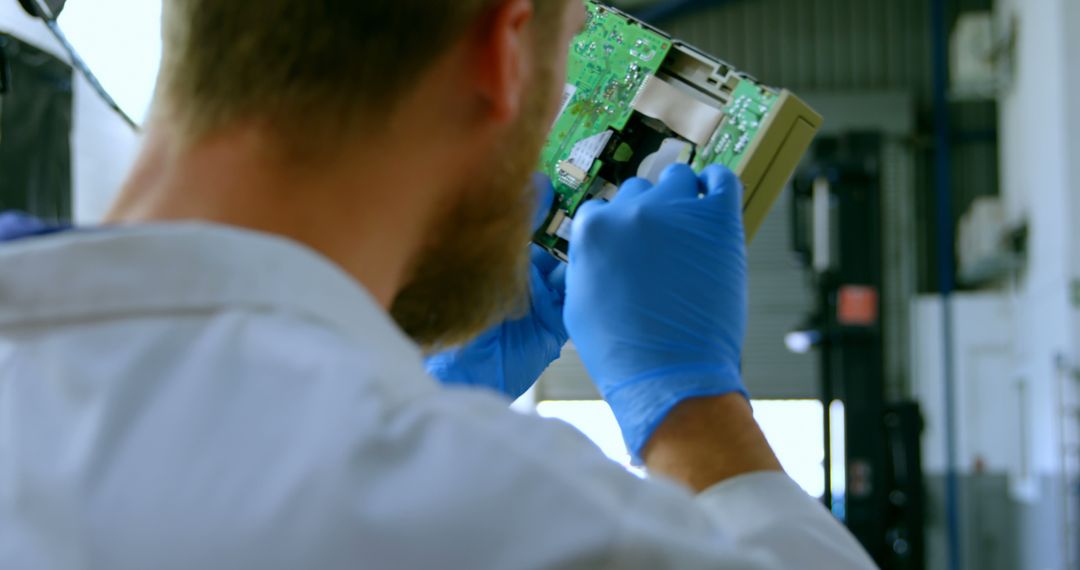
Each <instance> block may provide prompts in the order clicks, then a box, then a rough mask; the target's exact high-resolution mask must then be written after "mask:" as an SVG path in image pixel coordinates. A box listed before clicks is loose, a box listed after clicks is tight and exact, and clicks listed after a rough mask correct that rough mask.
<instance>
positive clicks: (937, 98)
mask: <svg viewBox="0 0 1080 570" xmlns="http://www.w3.org/2000/svg"><path fill="white" fill-rule="evenodd" d="M947 3H948V0H930V18H931V32H932V34H933V60H934V61H933V70H934V143H935V144H934V150H935V156H934V181H935V184H934V185H935V189H936V194H937V241H938V250H937V256H938V286H939V288H940V289H941V338H942V347H941V349H942V350H941V353H942V365H943V366H944V370H943V372H944V375H943V379H944V382H943V391H944V404H945V513H946V521H947V525H948V529H947V532H948V545H949V568H950V570H960V569H961V568H962V567H963V565H962V562H963V557H962V553H961V551H960V496H959V485H958V478H957V473H956V463H957V457H956V455H957V451H956V378H955V375H954V366H953V361H954V355H953V342H952V341H953V315H952V293H953V289H954V288H955V283H954V279H955V278H954V260H955V258H954V256H955V251H954V247H953V206H952V157H951V152H950V151H951V149H950V140H949V135H950V121H949V99H948V89H949V60H948V53H949V35H948V27H947V24H946V18H947V8H948V6H947Z"/></svg>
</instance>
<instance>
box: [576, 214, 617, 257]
mask: <svg viewBox="0 0 1080 570" xmlns="http://www.w3.org/2000/svg"><path fill="white" fill-rule="evenodd" d="M610 207H611V204H608V203H607V202H605V201H604V200H589V201H588V202H585V203H584V204H582V205H581V206H579V207H578V209H577V213H576V214H575V215H574V225H573V227H572V228H571V230H570V258H571V260H573V257H574V249H576V248H575V247H574V244H575V243H580V242H583V241H585V240H586V239H587V237H588V236H587V234H588V233H595V231H596V230H595V229H593V230H589V228H590V227H593V226H594V223H593V218H594V217H596V216H597V215H598V214H599V213H600V212H602V211H603V210H604V209H605V208H610Z"/></svg>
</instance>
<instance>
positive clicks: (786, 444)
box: [536, 400, 843, 498]
mask: <svg viewBox="0 0 1080 570" xmlns="http://www.w3.org/2000/svg"><path fill="white" fill-rule="evenodd" d="M753 406H754V417H755V418H756V419H757V421H758V423H759V424H761V428H762V431H764V432H765V437H766V438H767V439H768V440H769V444H770V445H772V447H773V449H774V450H775V451H776V455H777V457H779V459H780V463H781V464H782V465H783V466H784V470H785V471H787V473H788V475H790V476H791V478H792V479H794V480H795V482H796V483H798V484H799V486H801V487H802V488H803V489H804V490H805V491H806V492H807V493H808V494H809V495H811V496H813V497H817V498H821V497H822V496H823V495H824V494H825V467H824V460H825V445H824V438H825V434H824V427H823V425H822V423H823V421H824V413H825V412H824V408H823V406H822V404H821V402H819V401H817V400H755V401H754V402H753ZM834 410H835V408H834ZM536 411H537V413H539V414H540V415H541V416H543V417H546V418H555V419H559V420H562V421H564V422H566V423H568V424H570V425H572V426H574V427H576V428H577V429H578V430H580V431H581V432H582V433H583V434H585V436H586V437H588V438H589V439H591V440H592V441H593V442H594V443H596V445H597V446H598V447H599V448H600V449H601V450H602V451H603V452H604V453H605V454H606V455H607V456H608V457H609V458H611V459H612V460H613V461H615V462H617V463H620V464H622V465H624V466H627V467H629V466H630V454H629V453H627V451H626V446H625V445H624V444H623V441H622V432H621V431H620V430H619V426H618V424H617V423H616V422H615V416H614V415H612V413H611V408H609V407H608V405H607V404H606V403H604V402H601V401H587V402H570V401H546V402H540V403H539V404H537V406H536ZM841 414H842V410H841ZM833 422H834V425H836V419H835V418H834V420H833ZM840 422H841V423H840V425H841V426H842V425H843V423H842V422H843V417H842V415H841V418H840ZM835 437H836V436H834V439H835ZM840 437H841V440H842V438H843V436H842V435H841V436H840ZM834 448H835V447H834ZM835 461H836V460H835V459H834V465H835ZM840 461H843V460H842V458H841V459H840ZM841 465H842V463H841ZM837 473H839V474H842V473H843V468H842V467H840V470H839V471H837ZM835 478H839V479H841V480H842V479H843V477H842V476H841V477H834V479H835ZM835 485H836V484H835V482H834V489H836V486H835Z"/></svg>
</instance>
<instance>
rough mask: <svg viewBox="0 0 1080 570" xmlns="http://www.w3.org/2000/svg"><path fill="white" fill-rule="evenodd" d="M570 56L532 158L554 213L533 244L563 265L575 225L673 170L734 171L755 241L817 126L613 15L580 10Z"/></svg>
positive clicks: (728, 69)
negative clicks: (587, 211)
mask: <svg viewBox="0 0 1080 570" xmlns="http://www.w3.org/2000/svg"><path fill="white" fill-rule="evenodd" d="M586 8H587V10H588V19H587V22H586V24H585V29H584V31H583V32H582V33H581V34H580V35H579V36H578V37H577V38H576V39H575V40H574V42H573V44H572V45H571V46H570V61H569V66H568V73H567V76H568V79H567V84H566V88H565V90H564V92H563V100H562V107H561V109H560V111H559V115H558V118H557V119H556V121H555V125H554V127H553V129H552V131H551V134H550V136H549V138H548V141H547V143H546V145H545V147H544V150H543V153H542V156H541V170H542V171H543V172H544V173H545V174H547V175H548V176H549V177H550V178H551V179H552V182H553V184H554V186H555V193H556V201H555V204H554V205H553V206H552V210H551V213H550V214H549V216H548V218H547V220H546V221H545V223H544V224H543V225H542V226H541V227H540V230H539V231H537V233H536V235H535V236H534V242H535V243H536V244H538V245H540V246H541V247H543V248H545V249H546V250H548V251H549V252H551V253H552V254H553V255H555V256H556V257H558V258H560V259H562V260H564V261H565V260H567V259H568V251H569V239H570V235H571V229H572V227H573V219H574V215H575V214H576V213H577V210H578V208H579V207H580V206H581V205H582V204H583V203H585V202H586V201H588V200H594V199H608V200H610V199H611V198H612V197H614V196H615V194H616V193H617V192H618V188H619V186H620V185H621V184H622V183H623V182H624V181H625V180H627V179H630V178H633V177H635V176H640V177H643V178H647V179H650V180H652V181H653V182H656V181H657V180H658V179H659V175H660V173H661V172H662V171H663V170H664V168H666V167H667V166H669V165H671V164H673V163H680V162H681V163H685V164H689V165H691V166H692V167H693V168H694V170H696V171H699V172H700V171H701V170H704V169H705V167H707V166H709V165H712V164H723V165H725V166H727V167H728V168H731V169H732V170H733V171H734V172H735V173H736V174H737V175H738V176H739V178H740V179H741V180H742V182H743V185H744V187H745V194H744V198H743V218H744V223H745V226H746V236H747V239H748V240H749V239H751V238H753V236H754V234H755V233H756V232H757V230H758V228H759V227H760V226H761V223H762V222H763V221H764V219H765V217H766V215H767V214H768V212H769V210H770V209H771V208H772V205H773V203H774V202H775V200H776V198H777V197H778V196H779V195H780V192H781V191H782V190H783V188H784V186H785V185H786V184H787V181H788V179H789V178H790V177H791V175H792V173H794V171H795V167H796V166H797V165H798V163H799V161H800V160H801V159H802V156H803V154H805V153H806V151H807V149H808V148H809V147H810V143H811V142H812V140H813V138H814V135H815V134H816V133H817V131H818V129H820V127H821V124H822V118H821V116H820V115H818V114H817V113H816V112H814V110H813V109H811V108H810V107H809V106H807V105H806V104H805V103H803V102H802V101H801V100H799V99H798V98H797V97H796V96H795V95H793V94H792V93H791V92H789V91H786V90H776V89H772V88H770V87H767V86H764V85H762V84H760V83H759V82H758V81H756V80H755V79H753V78H752V77H750V76H749V75H746V74H744V73H742V72H740V71H738V70H736V69H735V68H734V67H732V66H731V65H729V64H727V63H724V62H723V61H720V60H718V59H716V58H714V57H711V56H709V55H707V54H705V53H703V52H701V51H699V50H697V49H695V48H693V47H691V46H689V45H687V44H685V43H683V42H680V41H678V40H675V39H673V38H671V37H670V36H668V35H667V34H665V33H664V32H661V31H659V30H657V29H655V28H653V27H651V26H649V25H648V24H645V23H643V22H641V21H639V20H637V19H635V18H633V17H632V16H630V15H628V14H625V13H623V12H621V11H619V10H617V9H615V8H611V7H608V6H605V5H602V4H600V3H597V2H594V1H592V0H588V1H587V2H586Z"/></svg>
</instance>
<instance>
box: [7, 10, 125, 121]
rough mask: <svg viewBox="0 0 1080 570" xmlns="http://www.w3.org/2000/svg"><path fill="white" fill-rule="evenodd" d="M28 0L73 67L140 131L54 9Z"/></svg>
mask: <svg viewBox="0 0 1080 570" xmlns="http://www.w3.org/2000/svg"><path fill="white" fill-rule="evenodd" d="M27 1H30V2H33V4H32V6H30V7H31V8H33V11H32V15H34V16H36V17H38V18H41V20H42V21H44V22H45V25H46V26H47V27H48V28H49V31H50V32H52V35H53V36H54V37H55V38H56V39H57V41H59V42H60V46H61V47H62V48H64V51H65V52H67V54H68V58H69V59H71V65H72V67H74V68H75V69H77V70H79V73H81V74H82V75H83V77H85V78H86V81H87V82H88V83H89V84H90V87H92V88H93V89H94V91H95V92H97V94H98V96H99V97H101V99H102V100H103V101H105V104H106V105H108V106H109V108H110V109H112V110H113V111H115V112H116V114H117V115H119V116H120V118H121V119H123V120H124V122H125V123H127V124H128V126H129V127H131V130H133V131H135V132H139V131H140V130H141V129H140V128H139V125H138V123H136V122H135V121H134V119H132V118H131V117H130V116H129V115H128V114H127V113H125V112H124V110H123V109H122V108H120V104H119V103H117V102H116V100H115V99H113V98H112V96H111V95H109V92H108V91H106V90H105V87H104V86H103V85H102V84H101V82H100V81H98V78H97V76H95V75H94V72H92V71H90V67H89V66H88V65H86V62H85V61H83V58H82V57H80V56H79V52H77V51H75V46H73V45H71V42H70V41H68V39H67V36H66V35H64V31H63V30H61V29H60V24H59V23H58V22H57V21H56V18H57V16H58V14H55V13H53V11H52V9H51V8H50V7H49V6H48V5H47V4H46V3H45V1H44V0H27ZM20 4H22V6H23V8H24V9H26V8H27V2H24V1H23V0H20ZM28 11H30V10H28Z"/></svg>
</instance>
